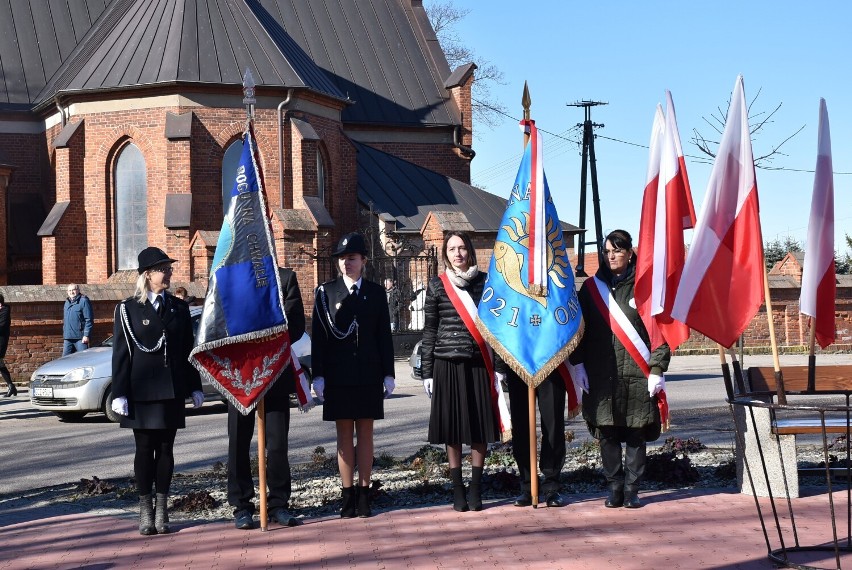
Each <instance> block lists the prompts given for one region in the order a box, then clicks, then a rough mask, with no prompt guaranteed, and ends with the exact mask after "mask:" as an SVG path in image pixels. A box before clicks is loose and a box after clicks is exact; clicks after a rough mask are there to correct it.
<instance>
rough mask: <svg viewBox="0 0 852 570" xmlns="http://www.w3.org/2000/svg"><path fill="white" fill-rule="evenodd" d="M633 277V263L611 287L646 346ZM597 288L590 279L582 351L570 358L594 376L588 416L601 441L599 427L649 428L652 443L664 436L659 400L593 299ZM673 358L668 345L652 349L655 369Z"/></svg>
mask: <svg viewBox="0 0 852 570" xmlns="http://www.w3.org/2000/svg"><path fill="white" fill-rule="evenodd" d="M596 277H598V278H599V279H601V280H602V281H604V283H608V284H611V283H612V277H611V274H610V273H609V271H607V270H600V271H598V273H597V275H596ZM634 277H635V272H634V269H633V266H631V267H630V268H629V269H628V274H627V275H626V276H625V277H624V279H622V280H620V281H618V282H617V283H616V284H615V286H612V285H610V291H612V295H613V297H614V298H615V301H616V302H617V303H618V306H619V307H621V310H622V311H624V314H625V315H626V316H627V318H628V320H629V321H630V323H631V324H632V325H633V327H634V328H635V329H636V331H637V332H638V333H639V335H640V336H641V337H642V340H643V341H644V342H645V345H646V346H649V347H650V341H649V338H648V332H647V331H646V330H645V325H644V324H643V323H642V319H641V318H640V316H639V313H638V312H637V311H636V308H635V304H636V303H635V301H633V285H634ZM593 286H594V283H593V282H592V279H591V278H590V279H588V280H587V282H586V283H585V284H584V285H583V287H582V288H581V289H580V292H579V294H578V297H579V300H580V307H581V309H582V311H583V319H584V321H585V324H586V329H585V332H584V334H583V339H582V340H581V341H580V344H579V345H578V346H577V350H575V351H574V353H573V354H572V355H571V357H570V361H571V363H572V364H579V363H583V364H584V365H585V368H586V372H587V373H588V375H589V393H588V394H583V418H584V419H585V420H586V423H587V424H588V426H589V431H590V432H591V434H592V435H593V436H594V437H595V438H598V439H599V438H600V431H599V430H598V429H597V428H598V427H599V426H626V427H629V428H640V429H644V430H645V439H646V440H647V441H653V440H655V439H657V438H658V437H659V436H660V413H659V409H658V408H657V398H656V396H655V397H653V398H651V397H650V396H649V394H648V379H647V378H646V377H645V375H644V374H643V373H642V370H641V368H639V365H638V364H636V362H635V361H634V360H633V358H632V357H631V356H630V354H629V353H628V352H627V349H625V348H624V345H623V344H621V341H619V340H618V337H616V336H615V334H614V333H613V332H612V329H610V326H609V323H608V321H606V320H604V318H603V316H602V315H601V313H600V311H599V310H598V308H597V306H596V305H595V303H594V301H593V300H592V298H591V296H590V295H591V294H590V293H589V287H593ZM670 358H671V351H670V350H669V347H668V345H666V344H663V345H661V346H660V347H658V348H657V349H656V350H654V351H653V352H651V362H650V367H651V373H652V374H661V373H663V372H665V371H666V370H667V369H668V366H669V360H670Z"/></svg>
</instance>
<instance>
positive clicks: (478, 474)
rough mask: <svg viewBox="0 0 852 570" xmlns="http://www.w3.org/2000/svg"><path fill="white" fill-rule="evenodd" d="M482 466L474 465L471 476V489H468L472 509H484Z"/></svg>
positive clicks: (468, 500) (468, 499) (468, 498)
mask: <svg viewBox="0 0 852 570" xmlns="http://www.w3.org/2000/svg"><path fill="white" fill-rule="evenodd" d="M481 483H482V467H474V468H473V473H472V476H471V478H470V489H469V490H468V496H467V502H468V504H469V505H470V510H472V511H481V510H482V489H481V487H480V484H481Z"/></svg>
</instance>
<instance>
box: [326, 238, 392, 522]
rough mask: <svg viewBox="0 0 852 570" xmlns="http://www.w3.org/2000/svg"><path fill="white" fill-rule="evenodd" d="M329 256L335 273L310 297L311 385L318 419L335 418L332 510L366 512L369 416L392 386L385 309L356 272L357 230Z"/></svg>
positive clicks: (362, 248) (359, 267)
mask: <svg viewBox="0 0 852 570" xmlns="http://www.w3.org/2000/svg"><path fill="white" fill-rule="evenodd" d="M332 255H333V256H334V257H336V258H337V268H338V271H339V272H340V276H339V277H338V278H337V279H334V280H333V281H327V282H325V283H323V284H322V285H320V286H319V287H318V288H317V291H316V295H315V296H314V311H313V323H314V325H313V337H312V338H311V363H312V364H313V370H312V371H313V374H314V381H313V388H314V393H315V394H316V396H317V398H318V399H320V400H323V399H324V400H325V401H324V404H323V410H322V419H323V420H325V421H333V422H335V427H336V430H337V466H338V469H339V470H340V480H341V484H342V486H343V491H342V494H343V505H342V508H341V510H340V516H341V518H352V517H355V516H356V515H357V516H359V517H369V516H371V515H372V511H371V509H370V494H369V493H370V476H371V474H372V469H373V423H374V421H375V420H380V419H383V418H384V417H385V410H384V398H387V397H389V396H390V395H391V394H392V393H393V390H394V387H395V382H394V364H393V339H392V337H391V327H390V315H389V313H388V307H387V296H386V294H385V290H384V288H383V287H382V286H381V285H379V284H378V283H373V282H372V281H368V280H366V279H364V278H363V272H364V268H365V266H366V263H367V247H366V244H365V243H364V238H363V237H362V236H361V234H358V233H350V234H346V235H344V236H343V237H342V238H341V239H340V243H339V244H338V246H337V249H336V250H335V251H334V252H333V253H332ZM356 436H357V438H358V446H357V448H356V446H355V437H356ZM356 464H357V467H358V488H357V491H356V489H355V487H354V484H355V483H354V473H355V467H356Z"/></svg>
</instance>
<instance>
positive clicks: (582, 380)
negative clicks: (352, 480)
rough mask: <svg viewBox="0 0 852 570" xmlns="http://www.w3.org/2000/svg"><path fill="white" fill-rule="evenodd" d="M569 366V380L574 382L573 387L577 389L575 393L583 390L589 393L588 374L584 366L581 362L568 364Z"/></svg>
mask: <svg viewBox="0 0 852 570" xmlns="http://www.w3.org/2000/svg"><path fill="white" fill-rule="evenodd" d="M568 366H569V367H570V368H571V380H572V381H573V382H574V387H575V388H576V389H577V394H578V395H579V393H580V392H581V391H582V392H585V393H586V394H588V393H589V375H588V374H587V373H586V366H585V365H584V364H583V363H582V362H581V363H580V364H575V365H574V366H571V365H570V364H569V365H568Z"/></svg>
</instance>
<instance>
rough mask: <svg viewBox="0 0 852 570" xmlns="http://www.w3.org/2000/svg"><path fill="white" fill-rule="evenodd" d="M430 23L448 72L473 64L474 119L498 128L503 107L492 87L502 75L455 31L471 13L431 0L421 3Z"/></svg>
mask: <svg viewBox="0 0 852 570" xmlns="http://www.w3.org/2000/svg"><path fill="white" fill-rule="evenodd" d="M423 6H424V8H425V9H426V15H427V16H428V17H429V22H430V23H431V24H432V28H434V30H435V35H436V36H438V42H439V43H440V44H441V49H443V50H444V54H445V55H446V57H447V63H449V64H450V69H455V68H456V67H458V66H460V65H464V64H466V63H470V62H473V63H475V64H476V67H477V69H476V73H475V74H474V79H473V86H472V88H471V91H472V99H473V101H472V106H473V120H474V121H477V122H478V123H480V124H482V125H486V126H488V127H489V128H493V127H495V126H497V124H498V123H499V121H500V120H501V118H502V115H505V114H506V112H507V111H506V108H505V107H504V106H503V104H502V103H500V101H499V100H497V98H496V97H495V96H494V95H493V94H492V92H491V88H492V86H494V85H505V84H506V81H505V79H504V78H503V72H502V71H500V69H499V68H498V67H497V66H496V65H494V64H493V63H491V62H490V61H488V60H487V59H485V58H482V57H480V56H478V55H477V54H476V52H475V51H474V50H473V49H472V48H470V47H468V46H467V45H465V44H464V42H462V40H461V38H460V37H459V35H458V32H457V31H456V27H455V26H456V24H458V23H459V22H460V21H462V20H463V19H465V18H466V17H467V15H468V14H470V10H469V9H462V8H458V7H456V5H455V3H454V2H453V0H445V1H439V0H432V1H428V2H425V3H424V4H423Z"/></svg>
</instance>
